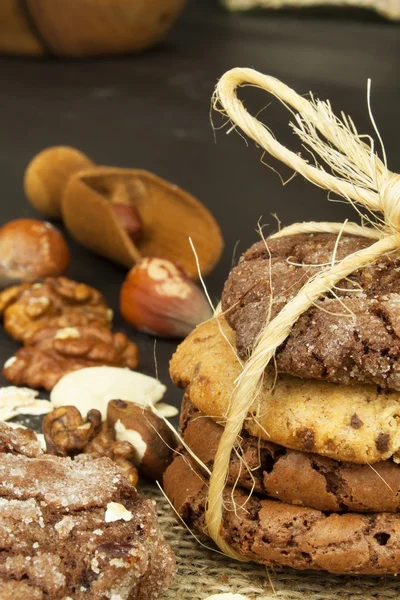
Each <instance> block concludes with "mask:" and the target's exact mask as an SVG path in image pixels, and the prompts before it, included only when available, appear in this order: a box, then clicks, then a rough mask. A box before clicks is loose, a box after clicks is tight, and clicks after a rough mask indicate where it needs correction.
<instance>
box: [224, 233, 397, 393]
mask: <svg viewBox="0 0 400 600" xmlns="http://www.w3.org/2000/svg"><path fill="white" fill-rule="evenodd" d="M337 240H338V238H337V235H333V234H323V233H321V234H302V235H291V236H287V237H282V238H277V239H267V240H266V242H258V243H257V244H255V245H254V246H252V248H250V249H249V250H248V251H247V252H246V253H245V254H244V255H243V257H242V258H241V260H240V261H239V264H238V265H237V267H235V268H234V269H233V270H232V272H231V274H230V276H229V278H228V280H227V282H226V284H225V288H224V292H223V295H222V308H223V311H224V312H225V316H226V319H227V321H228V323H229V324H230V325H231V327H232V328H233V329H234V330H235V331H236V333H237V337H236V344H237V348H238V350H239V353H240V355H241V356H242V357H247V356H248V355H249V354H250V352H251V350H252V348H253V345H254V342H255V340H256V338H257V336H258V334H259V332H260V330H261V329H262V328H263V326H264V323H265V319H266V315H267V314H268V311H269V309H270V308H271V318H274V317H275V316H276V315H277V314H278V313H279V312H280V310H281V309H282V308H283V307H284V306H285V304H287V302H288V301H289V300H290V299H292V298H293V297H294V296H296V295H297V293H298V292H299V290H300V288H301V287H302V286H303V285H304V284H305V283H306V281H307V280H308V279H309V278H310V277H312V276H313V275H315V274H316V273H317V272H318V271H319V270H320V269H321V268H322V266H326V265H328V264H330V263H331V262H332V259H333V257H334V253H335V252H336V260H340V259H342V258H344V257H345V256H347V255H348V254H351V253H353V252H355V251H357V250H360V249H362V248H365V247H367V246H368V245H370V244H371V243H372V242H371V240H368V239H366V238H360V237H355V236H347V235H343V236H341V238H340V240H339V243H338V244H337V248H336V242H337ZM276 364H277V368H278V370H279V371H280V372H282V373H288V374H291V375H296V376H298V377H305V378H307V379H310V378H315V379H324V380H326V381H330V382H333V383H340V384H345V385H349V384H353V383H362V384H376V385H379V386H381V387H382V388H391V389H395V390H400V254H399V253H398V252H397V253H393V254H391V255H390V256H384V257H382V258H381V259H380V260H379V261H378V262H377V263H376V264H374V265H371V266H369V267H366V268H364V269H362V270H359V271H355V272H354V273H353V274H352V275H350V276H349V277H348V278H346V279H345V280H343V281H340V282H339V283H338V284H337V285H336V286H335V289H334V293H328V294H326V295H325V297H324V298H321V299H320V300H319V301H318V302H317V303H316V306H314V307H312V308H310V309H309V310H308V311H307V312H306V313H304V315H302V316H301V317H300V318H299V320H298V321H297V323H296V324H295V325H294V327H293V329H292V332H291V335H290V336H289V338H288V339H287V341H286V342H285V343H284V344H283V345H282V347H281V348H279V349H278V352H277V354H276Z"/></svg>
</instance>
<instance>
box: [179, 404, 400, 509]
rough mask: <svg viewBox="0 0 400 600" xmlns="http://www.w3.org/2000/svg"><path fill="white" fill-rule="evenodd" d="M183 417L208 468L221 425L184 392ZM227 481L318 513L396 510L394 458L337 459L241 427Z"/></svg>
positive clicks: (399, 501) (399, 472)
mask: <svg viewBox="0 0 400 600" xmlns="http://www.w3.org/2000/svg"><path fill="white" fill-rule="evenodd" d="M182 416H183V418H182V420H181V430H182V434H183V439H184V441H185V443H186V444H187V445H188V446H189V448H191V450H192V451H193V452H194V454H195V455H196V456H197V457H198V458H199V459H200V460H201V461H202V462H203V463H204V464H205V465H207V466H208V467H209V469H210V470H212V468H213V464H214V457H215V454H216V451H217V448H218V444H219V441H220V438H221V435H222V431H223V428H222V427H221V425H219V424H218V423H216V422H215V421H213V420H212V419H210V418H209V417H206V416H205V415H203V414H202V413H201V412H200V411H198V410H197V409H196V408H195V407H194V405H193V404H192V403H191V402H190V400H189V398H188V397H187V396H186V397H185V398H184V400H183V403H182ZM239 456H240V457H239ZM192 462H193V461H192ZM193 464H194V466H196V463H195V462H193ZM227 485H229V486H237V487H238V488H242V489H244V490H251V491H253V490H254V492H255V493H256V494H258V495H259V496H264V497H265V496H270V497H271V498H275V499H278V500H282V501H283V502H287V503H289V504H295V505H298V506H308V507H309V508H316V509H318V510H322V511H334V512H340V511H347V510H351V511H355V512H398V511H400V465H397V464H396V463H394V462H393V461H391V460H387V461H382V462H380V463H376V464H375V465H374V468H372V467H371V466H370V465H357V464H352V463H342V462H339V461H336V460H332V459H331V458H327V457H324V456H319V455H318V454H313V453H307V452H298V451H296V450H289V449H287V448H284V447H283V446H278V445H277V444H273V443H272V442H266V441H265V440H261V439H259V438H257V437H254V436H252V435H249V434H248V433H247V432H246V431H244V430H243V431H242V433H241V435H240V445H239V446H238V448H237V452H236V451H233V452H232V454H231V460H230V464H229V474H228V479H227Z"/></svg>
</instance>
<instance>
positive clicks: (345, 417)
mask: <svg viewBox="0 0 400 600" xmlns="http://www.w3.org/2000/svg"><path fill="white" fill-rule="evenodd" d="M234 345H235V334H234V332H233V331H232V330H231V329H230V327H229V326H228V325H227V323H226V321H224V319H223V318H221V319H220V320H216V319H213V320H211V321H208V322H206V323H203V324H202V325H200V326H199V327H197V329H195V330H194V331H193V332H192V333H191V334H190V335H189V336H188V337H187V338H186V340H184V341H183V342H182V344H181V345H180V346H179V348H178V350H177V352H176V353H175V355H174V356H173V358H172V360H171V364H170V372H171V377H172V379H173V381H174V383H175V384H176V385H178V386H180V387H183V388H185V389H187V390H188V394H189V396H190V399H191V401H192V402H193V404H194V405H195V406H196V407H197V408H198V409H199V410H200V411H201V412H202V413H204V414H206V415H209V416H211V417H213V418H221V422H223V421H224V416H225V415H226V413H227V410H228V407H229V405H230V402H231V399H232V396H233V394H234V392H235V381H236V379H237V377H238V376H239V375H240V373H241V369H242V367H241V364H240V362H239V360H238V358H237V357H236V356H235V352H234ZM399 417H400V393H399V392H396V391H390V390H382V389H381V388H379V387H377V386H372V385H371V386H369V385H354V386H343V385H335V384H333V383H328V382H326V381H318V380H316V379H300V378H298V377H291V376H289V375H281V376H279V377H278V379H277V380H276V381H275V372H274V370H273V368H271V369H270V370H269V371H268V372H267V373H266V375H265V377H264V382H263V386H262V388H261V390H260V393H259V395H258V398H257V399H256V401H255V402H254V405H253V407H252V408H251V410H250V413H249V415H248V418H247V419H246V421H245V425H244V427H245V429H246V431H247V432H248V433H250V434H251V435H255V436H256V437H260V438H261V439H264V440H266V441H271V442H275V443H276V444H279V445H281V446H285V447H287V448H291V449H292V450H300V451H302V452H313V453H316V454H321V455H323V456H328V457H330V458H333V459H334V460H342V461H346V462H354V463H364V464H365V463H376V462H380V461H382V460H387V459H389V458H390V457H392V456H393V457H394V459H395V460H398V453H399V450H400V420H399Z"/></svg>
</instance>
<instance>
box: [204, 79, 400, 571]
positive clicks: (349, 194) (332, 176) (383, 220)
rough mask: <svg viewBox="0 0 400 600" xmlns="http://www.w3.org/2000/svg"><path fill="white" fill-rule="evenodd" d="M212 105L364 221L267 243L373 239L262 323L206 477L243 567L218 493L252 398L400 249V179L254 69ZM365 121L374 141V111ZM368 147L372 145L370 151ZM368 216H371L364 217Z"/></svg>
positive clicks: (211, 526) (328, 119) (348, 124)
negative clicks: (361, 272)
mask: <svg viewBox="0 0 400 600" xmlns="http://www.w3.org/2000/svg"><path fill="white" fill-rule="evenodd" d="M243 85H252V86H255V87H258V88H261V89H262V90H265V91H266V92H269V93H270V94H272V95H273V96H275V97H276V98H277V99H278V100H280V101H281V102H282V103H283V104H284V105H285V106H286V108H288V110H290V111H291V112H292V114H293V117H294V122H293V123H291V124H290V125H291V127H292V128H293V130H294V132H295V133H296V134H297V135H298V136H299V138H300V139H301V141H302V143H303V145H304V146H305V147H308V148H309V149H310V150H311V152H312V153H313V156H314V157H315V155H319V156H320V157H321V159H322V161H323V162H324V163H325V164H326V165H328V167H329V168H330V169H331V170H332V173H328V172H327V171H326V170H325V169H324V168H323V167H322V166H321V165H319V164H318V163H316V164H315V165H312V164H310V163H309V162H307V161H306V160H305V159H304V158H302V157H301V156H300V155H298V154H296V153H294V152H292V151H290V150H288V149H287V148H286V147H285V146H283V145H282V144H280V143H279V142H278V141H277V140H276V139H275V138H274V137H273V135H272V134H271V133H270V131H269V130H268V128H267V127H266V126H265V125H264V124H263V123H261V122H260V121H258V120H257V119H256V118H255V117H253V116H252V115H251V114H249V113H248V112H247V110H246V108H245V107H244V105H243V103H242V102H241V101H240V100H239V98H238V97H237V88H238V87H240V86H243ZM368 99H369V96H368ZM213 106H214V109H215V110H217V111H219V112H221V113H222V114H224V115H225V116H227V117H229V119H230V120H231V121H232V123H233V124H234V126H235V127H239V128H240V129H241V130H242V131H243V132H244V133H245V134H246V135H247V136H248V137H250V138H252V139H253V140H254V141H255V142H256V143H257V144H258V145H259V146H260V147H261V148H263V149H264V150H265V151H266V152H269V153H270V154H271V155H272V156H274V157H275V158H277V159H278V160H280V161H281V162H283V163H284V164H285V165H287V166H288V167H290V168H291V169H293V170H294V171H296V172H297V173H299V174H300V175H302V176H303V177H305V178H306V179H308V181H310V182H311V183H314V184H315V185H317V186H319V187H321V188H322V189H325V190H329V191H331V192H334V193H336V194H338V195H340V196H342V197H343V198H344V199H345V200H347V201H348V202H350V203H351V204H352V205H353V206H354V207H355V208H356V209H357V210H358V212H359V213H360V214H361V216H362V218H363V219H366V220H367V222H369V226H362V225H358V224H356V223H348V222H345V223H316V222H310V223H296V224H294V225H291V226H289V227H286V228H284V229H282V230H281V231H280V232H279V233H277V234H275V236H272V237H279V236H284V235H292V234H297V233H316V232H325V233H337V234H338V236H339V237H340V235H341V234H342V233H347V234H353V235H361V236H364V237H368V238H371V239H372V240H376V241H375V242H374V243H373V244H372V245H371V246H369V247H368V248H365V249H363V250H359V251H358V252H354V253H353V254H350V255H349V256H346V258H344V259H343V260H341V261H339V262H335V260H334V258H333V260H332V265H331V266H328V267H326V268H323V269H322V270H321V271H319V272H318V274H316V275H315V276H314V277H312V278H311V279H309V280H308V281H307V283H306V284H305V285H304V286H303V287H302V289H301V290H300V291H299V293H298V294H297V296H295V297H294V298H293V299H292V300H291V301H289V302H288V304H287V305H286V306H285V307H284V308H283V309H282V310H281V312H280V313H279V314H278V315H277V316H276V317H275V318H274V319H272V320H271V321H269V322H268V321H267V322H266V323H265V326H264V328H263V330H262V331H261V333H260V335H259V337H258V340H257V343H256V345H255V347H254V349H253V352H252V355H251V357H250V358H249V360H248V361H247V362H246V363H245V365H244V366H243V370H242V372H241V375H240V376H239V378H238V380H237V382H236V388H235V393H234V396H233V398H232V399H231V403H230V407H229V410H228V413H227V416H226V424H225V429H224V432H223V434H222V437H221V440H220V443H219V446H218V450H217V453H216V456H215V461H214V468H213V471H212V473H211V477H210V484H209V490H208V498H207V507H206V525H207V530H208V533H209V535H210V536H211V537H212V538H213V540H214V541H215V542H216V544H217V545H218V546H219V548H220V549H221V550H222V551H223V552H225V553H226V554H228V555H229V556H232V557H233V558H236V559H238V560H245V559H244V558H243V557H242V556H241V555H240V554H238V553H237V552H236V551H235V550H234V549H233V548H231V547H230V546H229V544H227V542H226V541H225V540H224V539H223V537H222V536H221V523H222V512H223V491H224V487H225V484H226V478H227V473H228V470H229V460H230V456H231V452H232V450H233V448H234V446H235V443H236V440H237V438H238V435H239V434H240V432H241V430H242V428H243V424H244V421H245V419H246V417H247V415H248V412H249V410H250V408H251V406H252V405H253V403H254V401H255V400H256V398H257V393H258V390H259V389H260V387H261V382H262V379H263V375H264V371H265V368H266V367H267V365H268V364H269V362H270V360H271V359H272V358H273V356H274V354H275V351H276V349H277V348H278V347H279V346H280V345H281V344H282V343H283V342H284V341H285V339H286V338H287V337H288V336H289V334H290V331H291V329H292V327H293V325H294V323H295V322H296V321H297V319H298V318H299V317H300V316H301V315H302V314H303V313H304V312H305V311H307V310H308V309H309V308H310V307H311V306H312V305H313V304H314V303H315V301H316V300H317V299H318V298H320V297H321V296H322V295H323V294H325V293H326V292H328V291H329V290H332V288H333V287H334V286H335V285H336V283H338V282H339V281H340V280H341V279H343V278H344V277H347V276H348V275H350V274H351V273H352V272H354V271H355V270H357V269H360V268H362V267H365V266H367V265H369V264H373V263H375V262H376V261H377V260H378V259H379V258H380V257H381V256H382V255H384V254H387V253H389V252H392V251H395V250H399V249H400V175H397V174H396V173H392V172H390V171H389V170H388V169H387V166H386V157H385V152H384V148H383V145H382V150H383V156H384V162H382V161H381V160H380V158H379V157H378V155H377V154H376V153H375V151H374V144H373V141H372V139H371V138H369V137H368V136H362V135H359V134H358V132H357V130H356V128H355V125H354V123H353V122H352V120H351V119H350V118H349V117H346V116H345V115H344V114H343V113H342V114H341V119H339V118H338V117H336V116H335V115H334V114H333V112H332V109H331V106H330V103H329V102H328V101H320V100H314V98H313V97H311V100H307V99H305V98H304V97H302V96H299V95H298V94H297V93H296V92H295V91H294V90H292V89H291V88H289V87H288V86H286V85H285V84H283V83H282V82H280V81H279V80H277V79H275V78H274V77H270V76H268V75H263V74H261V73H258V72H257V71H254V70H252V69H244V68H235V69H232V70H230V71H228V72H227V73H225V75H223V77H222V78H221V79H220V81H219V82H218V84H217V87H216V90H215V94H214V98H213ZM290 107H292V108H293V109H294V111H295V112H294V111H292V110H291V108H290ZM370 116H371V120H372V123H373V125H374V127H375V131H376V133H377V135H378V137H379V132H378V131H377V129H376V126H375V123H374V121H373V117H372V114H371V111H370ZM379 139H380V137H379ZM365 140H369V144H367V143H366V141H365ZM362 211H364V212H362ZM365 211H366V212H365ZM368 213H369V214H370V215H371V217H368Z"/></svg>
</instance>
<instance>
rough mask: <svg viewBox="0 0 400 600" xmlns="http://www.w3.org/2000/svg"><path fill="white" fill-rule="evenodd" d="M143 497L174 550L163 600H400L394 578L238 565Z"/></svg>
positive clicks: (161, 502)
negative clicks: (217, 598)
mask: <svg viewBox="0 0 400 600" xmlns="http://www.w3.org/2000/svg"><path fill="white" fill-rule="evenodd" d="M140 491H141V493H142V494H143V495H145V496H147V497H149V498H152V499H153V500H155V501H156V505H157V512H158V518H159V523H160V526H161V529H162V531H163V533H164V535H165V537H166V539H167V540H168V542H169V544H170V545H171V546H172V548H173V549H174V552H175V554H176V559H177V574H176V577H175V581H174V583H173V585H172V587H171V588H170V589H169V591H168V592H167V593H166V594H165V596H163V600H204V599H205V598H207V596H210V595H212V594H217V593H222V592H233V593H241V594H245V595H247V596H248V597H249V598H250V599H251V600H276V598H279V599H280V600H306V599H307V600H338V599H340V600H389V599H392V598H393V599H398V598H400V575H399V578H396V577H387V578H383V577H335V576H332V575H328V574H325V573H316V572H310V571H309V572H307V573H303V572H296V571H291V570H282V571H274V570H271V569H269V570H268V571H267V570H266V569H265V568H262V567H259V566H257V565H253V564H250V563H249V564H245V563H238V562H235V561H232V560H230V559H228V558H226V557H224V556H222V555H220V554H218V553H216V552H212V551H211V550H207V549H206V548H203V547H202V546H201V545H200V544H199V543H198V542H196V540H195V539H194V537H193V536H192V535H191V534H190V533H189V531H188V530H187V529H185V528H184V526H183V525H182V524H180V523H178V521H177V519H176V517H175V516H174V513H173V511H172V509H171V507H170V505H169V504H168V502H167V500H166V499H165V498H164V496H163V495H162V493H161V492H160V491H159V490H158V489H157V488H151V487H147V486H146V487H144V488H143V489H141V490H140Z"/></svg>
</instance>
